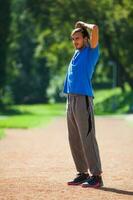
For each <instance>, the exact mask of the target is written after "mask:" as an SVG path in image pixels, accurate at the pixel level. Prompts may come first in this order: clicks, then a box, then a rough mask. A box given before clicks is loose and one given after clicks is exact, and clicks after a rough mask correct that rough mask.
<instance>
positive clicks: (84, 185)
mask: <svg viewBox="0 0 133 200" xmlns="http://www.w3.org/2000/svg"><path fill="white" fill-rule="evenodd" d="M82 187H83V188H101V187H103V183H101V184H99V183H98V184H96V185H89V184H83V185H82Z"/></svg>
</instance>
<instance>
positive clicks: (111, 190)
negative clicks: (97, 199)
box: [99, 187, 133, 196]
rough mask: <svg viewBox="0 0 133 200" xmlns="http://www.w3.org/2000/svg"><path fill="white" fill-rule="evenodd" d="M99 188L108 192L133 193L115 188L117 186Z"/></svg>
mask: <svg viewBox="0 0 133 200" xmlns="http://www.w3.org/2000/svg"><path fill="white" fill-rule="evenodd" d="M99 190H103V191H107V192H114V193H117V194H124V195H130V196H132V195H133V192H131V191H126V190H120V189H115V188H109V187H101V188H99Z"/></svg>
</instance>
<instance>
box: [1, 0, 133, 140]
mask: <svg viewBox="0 0 133 200" xmlns="http://www.w3.org/2000/svg"><path fill="white" fill-rule="evenodd" d="M0 2H1V6H0V38H1V39H0V135H1V137H3V135H4V129H5V128H30V127H36V126H41V125H42V124H45V123H47V122H49V121H50V120H51V119H53V118H54V117H56V116H63V115H65V101H66V97H65V96H64V94H63V92H62V90H63V83H64V79H65V75H66V72H67V67H68V64H69V61H70V59H71V56H72V54H73V52H74V48H73V45H72V42H71V38H70V33H71V31H72V29H73V28H74V24H75V22H76V21H79V20H80V21H84V22H87V23H95V24H97V25H98V26H99V34H100V43H99V46H100V59H99V61H98V63H97V66H96V69H95V73H94V76H93V87H94V91H95V99H94V104H95V114H96V115H112V114H113V115H114V114H117V115H118V114H131V113H133V93H132V90H133V62H132V55H133V53H132V52H133V37H132V35H133V4H132V1H131V0H115V1H113V0H100V1H97V0H94V1H90V0H84V1H82V0H69V1H68V0H55V1H52V0H38V1H35V0H12V1H10V0H5V1H0Z"/></svg>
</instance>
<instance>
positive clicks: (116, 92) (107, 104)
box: [94, 88, 133, 115]
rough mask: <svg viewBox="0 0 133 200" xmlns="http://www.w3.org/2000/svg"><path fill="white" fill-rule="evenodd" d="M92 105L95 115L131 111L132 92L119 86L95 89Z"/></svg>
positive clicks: (132, 102)
mask: <svg viewBox="0 0 133 200" xmlns="http://www.w3.org/2000/svg"><path fill="white" fill-rule="evenodd" d="M94 105H95V106H94V108H95V114H96V115H106V114H124V113H133V93H132V91H131V90H130V89H126V91H125V92H123V91H122V90H121V89H120V88H116V89H110V90H109V89H105V90H100V91H96V92H95V99H94Z"/></svg>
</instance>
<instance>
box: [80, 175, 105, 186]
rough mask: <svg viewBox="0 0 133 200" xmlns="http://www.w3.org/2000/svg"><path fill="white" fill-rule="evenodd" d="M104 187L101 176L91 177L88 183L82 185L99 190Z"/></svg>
mask: <svg viewBox="0 0 133 200" xmlns="http://www.w3.org/2000/svg"><path fill="white" fill-rule="evenodd" d="M102 186H103V180H102V177H101V176H91V177H90V178H89V179H88V180H87V181H86V182H84V183H83V184H82V187H93V188H99V187H102Z"/></svg>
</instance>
